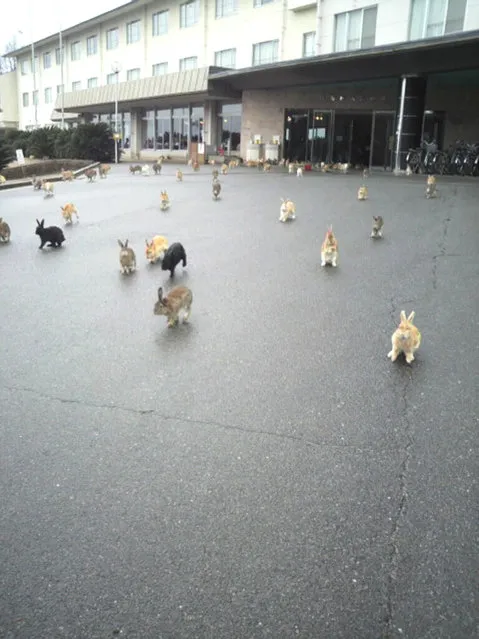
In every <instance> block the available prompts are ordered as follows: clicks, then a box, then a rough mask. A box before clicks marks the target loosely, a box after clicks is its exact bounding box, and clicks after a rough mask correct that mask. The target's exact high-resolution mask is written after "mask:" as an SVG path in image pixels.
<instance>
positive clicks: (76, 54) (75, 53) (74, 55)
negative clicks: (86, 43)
mask: <svg viewBox="0 0 479 639" xmlns="http://www.w3.org/2000/svg"><path fill="white" fill-rule="evenodd" d="M71 59H72V60H79V59H80V42H79V41H77V42H72V44H71Z"/></svg>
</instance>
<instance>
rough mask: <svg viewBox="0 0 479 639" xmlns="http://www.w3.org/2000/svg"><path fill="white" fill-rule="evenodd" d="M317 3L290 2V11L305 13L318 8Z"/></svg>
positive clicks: (295, 0) (309, 0)
mask: <svg viewBox="0 0 479 639" xmlns="http://www.w3.org/2000/svg"><path fill="white" fill-rule="evenodd" d="M316 4H317V3H316V2H312V1H311V0H288V9H289V10H290V11H304V10H305V9H311V7H315V6H316Z"/></svg>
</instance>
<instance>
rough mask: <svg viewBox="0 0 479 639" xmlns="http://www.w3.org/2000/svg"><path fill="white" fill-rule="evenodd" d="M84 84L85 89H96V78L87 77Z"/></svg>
mask: <svg viewBox="0 0 479 639" xmlns="http://www.w3.org/2000/svg"><path fill="white" fill-rule="evenodd" d="M86 86H87V89H96V88H97V86H98V78H97V77H95V78H88V80H87V83H86Z"/></svg>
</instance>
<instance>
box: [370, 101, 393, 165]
mask: <svg viewBox="0 0 479 639" xmlns="http://www.w3.org/2000/svg"><path fill="white" fill-rule="evenodd" d="M395 125H396V113H395V111H373V114H372V127H371V146H370V150H369V168H370V169H373V168H381V169H383V170H384V171H392V170H393V156H394V140H395Z"/></svg>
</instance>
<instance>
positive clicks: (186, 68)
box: [180, 55, 198, 71]
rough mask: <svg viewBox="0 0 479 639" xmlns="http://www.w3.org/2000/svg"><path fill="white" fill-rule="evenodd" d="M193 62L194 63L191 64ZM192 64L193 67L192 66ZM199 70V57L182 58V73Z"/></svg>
mask: <svg viewBox="0 0 479 639" xmlns="http://www.w3.org/2000/svg"><path fill="white" fill-rule="evenodd" d="M190 61H193V62H190ZM190 64H191V66H190ZM197 68H198V56H196V55H190V56H188V57H186V58H180V71H192V70H193V69H197Z"/></svg>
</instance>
